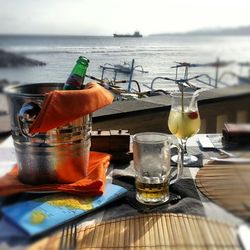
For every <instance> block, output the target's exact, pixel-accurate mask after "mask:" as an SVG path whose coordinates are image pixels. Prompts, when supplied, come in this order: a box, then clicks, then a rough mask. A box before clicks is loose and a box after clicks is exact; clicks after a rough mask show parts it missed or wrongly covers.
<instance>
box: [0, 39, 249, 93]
mask: <svg viewBox="0 0 250 250" xmlns="http://www.w3.org/2000/svg"><path fill="white" fill-rule="evenodd" d="M0 49H4V50H6V51H10V52H17V53H21V54H23V55H25V56H27V57H29V58H32V59H36V60H40V61H43V62H45V63H46V66H42V67H19V68H15V69H13V68H7V69H3V68H2V69H0V79H3V78H6V79H8V80H10V81H19V82H20V83H38V82H40V83H41V82H64V81H65V79H67V77H68V75H69V73H70V71H71V69H72V67H73V65H74V63H75V61H76V59H77V58H78V57H79V56H80V55H84V56H86V57H87V58H89V60H90V64H89V68H88V72H87V74H88V75H92V76H95V77H97V78H101V73H102V71H101V68H100V65H104V64H106V63H108V64H123V63H124V62H130V63H131V61H132V59H135V65H142V66H143V69H144V70H146V71H148V72H149V73H140V72H135V73H134V75H133V79H135V80H137V81H138V82H139V83H140V85H141V86H142V89H143V90H147V87H145V86H144V85H147V86H149V85H150V84H151V82H152V80H153V79H154V78H155V77H159V76H162V77H170V78H175V73H176V72H175V69H174V68H171V67H172V66H174V65H176V62H189V63H192V64H203V63H210V62H215V60H216V59H217V58H220V60H230V61H236V62H246V61H249V60H250V37H249V36H234V37H233V36H181V35H179V36H178V35H176V36H174V35H173V36H147V37H143V38H113V37H108V36H107V37H90V36H15V35H12V36H3V35H1V36H0ZM223 71H234V72H235V73H237V74H238V73H241V74H245V73H246V74H247V73H248V69H242V68H240V67H239V66H238V65H237V64H232V65H230V67H226V68H221V69H220V72H219V73H220V74H222V73H223ZM241 71H242V72H241ZM202 73H205V74H209V75H210V76H211V77H215V68H212V67H194V68H190V69H189V76H190V77H192V76H195V75H197V74H202ZM183 74H184V72H183V69H182V70H180V71H179V74H178V78H182V77H183ZM105 77H107V78H109V79H112V78H113V77H114V75H113V73H112V72H109V73H107V74H105ZM117 79H118V80H127V79H128V75H126V74H121V73H120V74H118V75H117ZM204 80H205V78H204ZM85 81H89V79H88V78H86V80H85ZM225 81H226V82H227V83H229V84H235V83H237V79H236V78H230V79H225ZM194 83H196V82H195V81H194ZM197 84H199V83H197ZM154 88H156V89H165V90H166V89H167V90H171V89H173V88H176V84H174V83H173V82H169V81H163V80H157V81H156V82H155V84H154Z"/></svg>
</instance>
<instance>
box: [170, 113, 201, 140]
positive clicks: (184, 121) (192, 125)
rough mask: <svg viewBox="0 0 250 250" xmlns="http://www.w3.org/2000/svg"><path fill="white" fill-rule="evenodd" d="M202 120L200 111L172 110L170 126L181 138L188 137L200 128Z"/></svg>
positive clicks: (173, 132) (171, 130)
mask: <svg viewBox="0 0 250 250" xmlns="http://www.w3.org/2000/svg"><path fill="white" fill-rule="evenodd" d="M200 125H201V121H200V115H199V112H198V111H192V110H186V111H184V112H182V110H171V111H170V114H169V119H168V128H169V130H170V132H171V133H172V134H174V135H175V136H176V137H178V138H179V139H187V138H189V137H191V136H193V135H195V134H196V133H197V132H198V131H199V129H200Z"/></svg>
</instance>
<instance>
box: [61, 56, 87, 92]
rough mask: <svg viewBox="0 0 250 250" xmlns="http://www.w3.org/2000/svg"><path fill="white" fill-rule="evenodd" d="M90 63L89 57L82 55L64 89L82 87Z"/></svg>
mask: <svg viewBox="0 0 250 250" xmlns="http://www.w3.org/2000/svg"><path fill="white" fill-rule="evenodd" d="M88 65H89V59H87V58H86V57H84V56H80V57H79V58H78V60H77V62H76V64H75V66H74V68H73V70H72V72H71V74H70V75H69V77H68V79H67V81H66V83H65V84H64V86H63V89H64V90H75V89H81V88H82V84H83V81H84V78H85V75H86V71H87V68H88Z"/></svg>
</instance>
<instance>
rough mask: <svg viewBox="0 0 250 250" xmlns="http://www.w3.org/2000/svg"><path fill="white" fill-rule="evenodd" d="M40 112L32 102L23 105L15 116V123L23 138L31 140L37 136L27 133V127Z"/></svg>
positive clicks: (38, 107)
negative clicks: (16, 122)
mask: <svg viewBox="0 0 250 250" xmlns="http://www.w3.org/2000/svg"><path fill="white" fill-rule="evenodd" d="M40 110H41V108H40V106H39V105H38V104H36V103H34V102H29V103H24V104H23V106H22V107H21V109H20V110H19V113H18V114H17V121H18V126H19V129H20V131H21V133H22V135H23V136H25V137H29V138H32V137H35V136H36V135H37V134H38V133H35V134H31V133H30V132H29V127H30V125H31V124H32V123H33V121H34V120H35V118H36V117H37V115H38V114H39V112H40Z"/></svg>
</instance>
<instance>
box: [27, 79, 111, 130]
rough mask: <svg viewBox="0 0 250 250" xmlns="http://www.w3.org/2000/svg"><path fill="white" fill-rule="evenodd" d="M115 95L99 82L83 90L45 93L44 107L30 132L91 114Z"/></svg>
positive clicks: (53, 126) (56, 125)
mask: <svg viewBox="0 0 250 250" xmlns="http://www.w3.org/2000/svg"><path fill="white" fill-rule="evenodd" d="M113 98H114V97H113V95H112V94H111V93H110V92H109V91H108V90H106V89H105V88H103V87H102V86H100V85H99V84H97V83H94V82H90V83H88V84H87V85H86V88H85V89H82V90H54V91H51V92H49V93H47V94H45V99H44V102H43V105H42V109H41V111H40V113H39V115H38V116H37V118H36V120H35V121H34V122H33V124H32V125H31V127H30V133H32V134H34V133H38V132H46V131H48V130H50V129H52V128H56V127H59V126H62V125H64V124H66V123H69V122H71V121H73V120H75V119H77V118H79V117H82V116H84V115H87V114H90V113H92V112H94V111H96V110H98V109H100V108H102V107H104V106H106V105H109V104H111V103H112V101H113Z"/></svg>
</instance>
